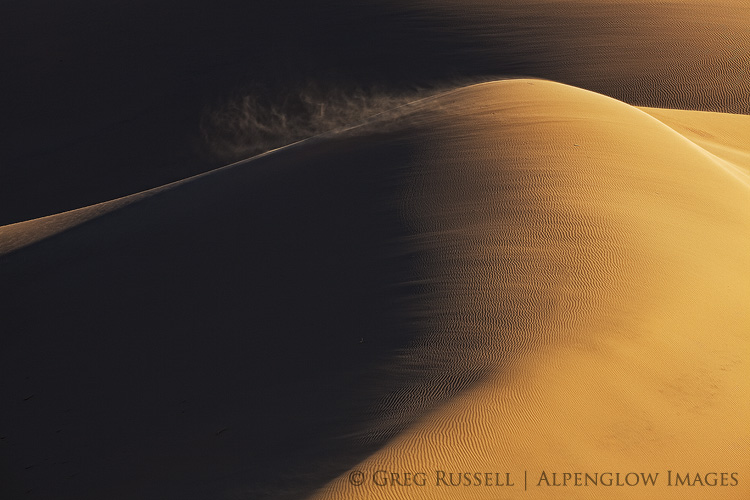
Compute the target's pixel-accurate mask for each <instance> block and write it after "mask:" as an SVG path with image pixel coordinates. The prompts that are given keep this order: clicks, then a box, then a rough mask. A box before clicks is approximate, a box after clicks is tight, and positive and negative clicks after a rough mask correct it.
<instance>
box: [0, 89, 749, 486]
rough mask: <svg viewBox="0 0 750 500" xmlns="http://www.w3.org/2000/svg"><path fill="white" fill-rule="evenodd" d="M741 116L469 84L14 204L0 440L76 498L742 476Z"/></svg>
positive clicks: (40, 476)
mask: <svg viewBox="0 0 750 500" xmlns="http://www.w3.org/2000/svg"><path fill="white" fill-rule="evenodd" d="M704 116H708V119H706V120H702V117H704ZM722 116H723V115H690V117H689V119H687V118H685V117H684V115H682V114H681V113H673V112H671V111H669V110H653V109H645V110H640V109H637V108H634V107H632V106H630V105H627V104H624V103H622V102H620V101H617V100H615V99H612V98H609V97H605V96H602V95H599V94H595V93H593V92H589V91H585V90H581V89H578V88H574V87H570V86H567V85H563V84H559V83H554V82H550V81H543V80H531V79H519V80H507V81H499V82H492V83H486V84H478V85H472V86H469V87H465V88H460V89H457V90H454V91H450V92H446V93H444V94H441V95H439V96H434V97H430V98H428V99H425V100H422V101H420V102H419V103H417V104H415V105H414V106H413V107H412V108H411V109H410V110H409V113H405V114H401V115H399V116H396V117H395V118H394V117H389V119H388V120H386V121H385V122H384V123H385V125H384V126H380V122H373V123H372V124H370V125H373V126H364V127H356V128H351V129H349V130H345V131H339V132H338V133H331V134H327V135H324V136H320V137H318V138H316V139H315V140H310V141H306V142H303V143H299V144H297V145H295V146H294V147H288V148H281V149H280V150H278V151H276V152H273V153H270V154H266V155H263V156H261V157H259V158H256V159H252V160H249V161H246V162H240V163H238V164H235V165H233V166H230V167H227V168H225V169H223V170H219V171H215V172H213V173H209V174H206V175H204V176H201V177H198V178H194V179H193V181H191V182H184V183H180V184H175V185H171V186H168V188H166V189H163V190H162V191H160V192H159V193H158V194H159V196H142V197H140V198H138V197H137V196H138V195H136V198H133V199H132V201H133V203H130V204H128V205H127V206H125V205H124V204H122V205H113V206H112V208H116V209H113V210H111V211H109V212H107V213H104V212H103V211H100V210H99V209H96V210H95V208H96V207H92V208H91V209H90V210H91V213H92V214H96V217H94V218H92V219H90V220H87V221H86V223H84V224H80V225H69V226H68V227H66V228H65V231H63V232H60V233H58V234H57V235H56V236H55V237H50V238H46V239H45V236H47V234H48V233H46V232H45V231H46V230H45V229H44V228H43V227H41V225H40V224H37V223H34V221H31V222H30V223H25V224H27V225H23V224H22V225H19V226H13V227H12V232H15V234H16V236H14V238H15V239H16V240H15V241H29V242H30V241H32V240H34V239H35V238H36V240H38V241H36V243H34V244H32V245H29V246H27V247H24V248H20V247H19V248H17V249H16V250H15V251H13V252H10V253H8V254H6V255H4V256H3V257H1V258H0V259H2V260H0V272H1V273H2V278H3V283H4V286H5V290H4V297H3V304H4V306H5V311H4V313H3V316H4V318H5V321H6V323H7V324H9V325H10V326H11V327H13V328H15V329H16V330H15V331H18V332H24V334H23V335H20V334H19V335H16V336H14V337H13V338H12V339H11V340H10V342H9V344H8V349H6V350H5V351H4V352H3V353H2V354H0V356H2V357H0V362H1V363H0V364H1V365H2V367H3V368H2V369H3V377H4V379H5V380H8V381H9V383H8V385H7V386H4V387H2V388H0V391H2V392H0V396H2V397H3V399H4V400H7V401H10V402H11V404H9V405H8V408H9V410H8V413H7V414H6V415H4V417H3V418H5V419H6V420H7V422H9V423H8V424H7V425H6V426H4V428H7V429H8V431H7V438H8V440H9V442H10V443H12V448H8V449H9V450H11V449H12V452H11V453H13V454H15V455H11V456H12V457H13V458H14V460H10V459H9V458H8V455H6V456H5V457H4V458H3V461H4V462H6V463H8V467H9V470H11V468H12V467H15V468H13V469H12V470H13V471H14V473H15V476H14V477H16V478H17V481H18V483H19V489H23V488H28V487H31V486H34V488H35V491H37V492H38V493H37V494H38V495H42V496H43V495H44V494H45V492H50V491H55V492H58V493H59V495H58V496H59V497H60V498H102V497H106V496H113V495H115V493H116V494H118V495H121V496H123V497H125V496H127V495H129V494H130V495H138V496H140V497H141V498H160V499H163V498H181V499H190V498H196V499H198V498H206V497H208V496H210V497H212V498H237V497H244V496H253V497H256V498H300V497H308V496H312V497H313V498H497V495H498V492H497V490H494V489H476V488H465V489H460V490H456V489H441V488H436V487H433V486H430V487H424V488H410V489H405V488H397V487H394V488H391V487H389V488H383V487H379V486H376V485H373V484H365V485H362V486H359V487H355V486H351V485H350V484H349V483H348V474H349V471H351V470H354V469H356V470H362V471H365V472H366V473H368V474H370V473H372V472H373V471H374V470H377V469H378V468H386V469H389V470H398V471H409V470H412V471H418V470H422V469H424V470H428V471H434V470H435V469H442V470H451V471H475V470H476V471H485V470H487V471H491V470H508V471H510V472H512V473H513V474H515V477H516V478H518V477H519V476H518V474H519V473H521V472H522V470H523V469H528V470H530V471H532V472H535V473H538V472H539V471H540V470H542V469H546V470H557V471H567V470H580V469H584V470H585V469H589V470H591V469H594V468H600V467H601V468H605V467H606V468H607V470H615V469H617V470H631V469H637V470H654V471H660V472H661V473H662V478H663V474H664V471H665V470H666V469H668V468H669V469H673V470H677V469H679V470H687V469H690V470H692V469H694V468H698V469H700V470H707V469H721V470H724V469H727V470H738V471H740V473H741V476H744V475H746V474H747V473H748V471H747V467H746V464H747V463H748V461H749V459H750V456H748V450H747V449H746V448H743V445H742V444H743V443H747V442H748V439H749V438H750V435H748V431H747V429H746V428H745V427H744V426H743V423H745V422H747V420H748V418H750V404H749V403H748V402H747V401H746V398H740V399H738V398H737V396H738V395H743V394H747V392H748V389H750V386H749V384H750V382H748V381H747V379H746V377H743V375H744V373H746V370H747V363H748V360H749V359H750V343H749V342H748V338H747V335H746V333H747V328H748V325H749V324H750V317H749V314H750V313H749V312H748V311H747V309H746V308H745V307H743V306H744V303H745V302H746V298H747V297H748V296H750V279H748V278H749V277H750V263H748V260H747V258H746V256H747V255H748V253H749V252H748V251H749V250H750V220H749V219H748V214H747V203H748V198H749V197H750V189H749V188H748V185H747V184H746V183H744V182H743V181H742V177H739V178H738V177H737V176H733V175H730V172H729V171H727V170H726V169H725V167H727V166H730V167H731V168H734V167H733V165H735V164H734V162H735V161H739V162H740V164H742V162H741V161H740V160H742V158H744V157H743V156H742V154H738V153H737V151H739V152H740V153H741V152H742V143H741V139H740V135H737V136H731V135H727V136H725V135H724V134H722V133H721V131H722V130H723V127H726V123H725V122H724V120H723V118H722ZM657 118H658V119H657ZM726 118H727V120H728V121H734V120H737V118H735V117H733V116H727V117H726ZM670 120H671V122H670ZM739 120H740V121H742V123H743V124H746V121H745V119H744V118H743V119H739ZM704 122H705V123H704ZM668 123H671V124H672V125H673V126H674V128H670V126H668V125H667V124H668ZM685 123H687V125H688V126H690V127H691V128H693V129H695V130H699V131H702V132H707V133H710V131H714V132H716V135H717V137H715V138H714V139H713V142H711V144H709V143H704V145H705V148H704V147H703V145H701V144H699V143H700V141H699V140H698V139H696V138H695V137H694V136H688V135H685V134H687V133H685V134H683V133H682V132H680V131H679V130H680V129H679V127H678V125H679V124H683V125H680V126H683V128H684V124H685ZM697 135H698V136H700V134H697ZM704 135H705V134H704ZM725 147H729V148H731V149H726V148H725ZM722 148H725V149H722ZM727 151H729V153H727ZM738 158H739V160H738ZM737 168H741V167H737ZM113 203H114V202H113ZM54 217H60V218H61V222H60V226H59V227H61V228H62V227H63V225H64V224H65V219H66V218H68V219H69V220H70V219H73V216H71V215H70V214H68V215H66V214H61V215H59V216H54ZM54 217H53V219H54ZM78 220H80V221H82V220H83V218H80V219H78ZM73 224H77V221H74V222H73ZM8 227H9V226H6V227H5V228H0V237H2V236H3V230H4V229H5V230H7V228H8ZM6 234H7V233H6ZM49 234H51V233H49ZM134 311H136V312H137V314H135V313H134ZM58 331H63V332H69V333H68V334H67V336H66V337H64V338H59V337H57V336H56V332H58ZM103 332H107V333H108V334H109V335H108V336H107V339H104V338H102V337H101V335H102V333H103ZM321 332H324V333H325V334H323V333H321ZM132 366H137V367H138V369H137V370H132ZM94 373H96V374H97V377H96V378H93V379H92V378H91V375H92V374H94ZM124 373H127V375H123V374H124ZM131 377H132V379H131ZM134 385H136V386H137V387H138V388H139V390H138V391H135V392H132V387H133V386H134ZM129 388H131V389H129ZM28 394H33V395H34V397H33V399H29V400H26V399H24V398H26V397H28ZM280 394H281V395H283V396H282V397H280V396H279V395H280ZM91 401H95V402H96V404H95V405H94V403H91ZM32 405H34V406H32ZM92 405H93V406H92ZM181 405H182V406H181ZM66 408H67V409H68V410H70V411H71V412H72V415H74V416H75V418H73V417H70V416H68V413H66V412H67V411H68V410H66ZM178 408H188V409H189V410H191V412H188V413H187V416H186V417H179V419H178V418H177V416H176V415H177V414H178V413H179V412H178V411H177V409H178ZM29 415H33V416H35V418H33V419H31V418H29ZM40 415H41V416H40ZM122 415H126V416H127V418H128V421H129V422H132V426H131V427H130V428H129V429H119V428H116V423H117V422H119V421H121V418H122ZM299 415H304V416H305V418H304V419H300V418H299ZM582 422H585V423H586V427H585V428H584V427H582V425H581V423H582ZM58 426H59V427H61V428H63V429H65V432H64V433H61V434H59V435H58V434H55V429H56V428H58ZM87 426H88V428H87ZM92 432H93V433H95V434H96V435H97V436H102V437H103V439H104V440H105V442H106V445H100V444H98V443H95V442H93V441H91V440H90V439H87V438H86V436H87V435H89V434H90V433H92ZM39 440H42V441H44V442H43V443H40V441H39ZM50 443H51V444H50ZM71 443H78V444H76V445H75V446H72V445H71ZM80 443H85V444H80ZM71 450H75V451H71ZM154 450H157V451H156V456H158V457H159V459H158V460H157V459H154V458H153V457H154V456H155V455H154V453H155V452H154ZM71 454H73V455H74V456H70V455H71ZM149 457H150V458H149ZM165 461H166V462H168V463H170V470H169V471H168V472H167V473H165V474H162V475H160V476H159V477H160V479H159V480H158V481H156V482H154V480H153V478H154V475H155V474H157V475H159V474H161V473H159V471H161V470H162V466H161V464H162V463H163V462H165ZM53 462H54V463H53ZM63 462H64V463H65V464H68V465H64V466H60V465H57V464H58V463H63ZM24 463H29V464H36V466H35V467H32V468H29V469H25V470H16V469H19V468H20V467H23V465H20V464H24ZM70 464H72V465H70ZM79 470H83V471H85V473H83V474H81V475H80V476H72V477H67V474H69V473H74V472H76V471H79ZM248 471H261V472H260V473H258V474H257V475H254V476H253V477H252V478H248V474H249V473H248ZM186 477H190V478H191V480H190V481H185V478H186ZM84 485H85V489H84ZM84 492H85V493H84ZM693 492H694V491H693V490H691V493H693ZM505 493H506V494H508V495H516V494H519V495H520V494H521V492H520V491H518V490H513V491H505ZM566 493H567V492H566ZM747 493H748V485H747V484H746V483H745V482H741V483H740V485H739V486H737V487H733V488H725V489H721V490H711V492H710V493H707V494H706V497H708V495H709V494H710V497H711V498H742V497H743V495H745V496H746V495H747ZM522 494H523V495H524V496H529V497H530V498H559V495H560V492H559V490H553V489H545V488H536V489H533V490H530V491H528V492H523V493H522ZM572 494H573V495H575V496H577V497H579V498H600V497H601V495H602V491H601V490H598V489H587V490H585V491H584V490H575V491H573V492H572ZM606 494H607V496H608V497H609V498H632V494H633V490H622V489H621V490H614V489H613V490H607V491H606ZM700 494H702V492H700V493H699V495H700ZM649 495H651V496H649ZM684 495H685V492H684V491H683V490H680V489H670V488H666V487H663V486H659V487H654V488H653V489H648V490H642V491H641V490H638V497H639V498H651V497H652V498H683V497H684Z"/></svg>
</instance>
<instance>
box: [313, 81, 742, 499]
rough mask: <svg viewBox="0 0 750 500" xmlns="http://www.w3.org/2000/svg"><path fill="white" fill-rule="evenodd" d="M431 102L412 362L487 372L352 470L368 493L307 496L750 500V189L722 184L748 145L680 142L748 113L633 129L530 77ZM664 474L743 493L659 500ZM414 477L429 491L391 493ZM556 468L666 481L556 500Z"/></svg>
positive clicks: (591, 99) (409, 209) (618, 111)
mask: <svg viewBox="0 0 750 500" xmlns="http://www.w3.org/2000/svg"><path fill="white" fill-rule="evenodd" d="M434 106H435V108H437V109H439V111H436V113H437V114H438V115H439V116H441V118H436V119H435V122H434V125H433V126H431V127H430V134H429V136H428V137H429V140H425V141H420V143H421V144H423V149H422V150H421V152H420V153H419V154H418V155H417V156H418V158H419V161H415V162H414V164H413V165H411V168H412V169H413V172H412V175H413V181H412V184H411V186H410V191H409V193H410V194H409V195H408V197H407V198H406V200H405V203H406V207H405V209H404V212H405V214H407V215H408V216H409V217H410V220H411V222H412V224H413V226H414V228H415V234H414V239H415V240H416V241H419V242H420V243H419V244H420V245H421V247H420V248H422V249H427V250H426V254H427V255H429V258H428V259H426V264H425V267H424V269H423V270H422V273H423V279H425V280H428V281H429V282H430V283H431V284H432V289H433V290H435V291H434V292H433V293H432V294H431V296H429V297H426V298H425V300H426V301H428V302H429V310H430V312H431V318H430V319H427V320H425V321H426V322H427V323H428V324H427V325H425V326H426V329H427V330H428V331H430V332H431V334H430V335H428V337H427V340H426V341H425V342H424V345H422V346H420V347H419V348H417V349H415V350H414V351H413V352H412V355H413V356H427V357H432V356H439V354H438V353H443V355H444V356H446V357H447V358H449V359H446V360H445V361H444V363H445V364H446V365H450V364H451V363H454V362H455V363H461V364H465V363H468V364H475V365H478V366H481V368H482V370H483V372H484V375H483V376H482V377H480V378H479V381H478V382H477V383H476V384H475V385H474V386H473V387H472V388H471V389H470V390H467V391H464V392H463V393H462V394H460V395H459V396H457V397H455V398H453V399H451V400H450V401H449V402H448V403H446V404H444V405H442V406H441V407H439V408H438V409H436V410H435V411H432V412H429V413H428V414H426V415H424V416H423V418H421V419H420V420H419V421H418V422H417V423H416V424H414V425H412V426H411V427H410V428H409V429H408V430H407V431H406V432H403V433H402V434H400V435H399V436H398V437H396V438H395V439H393V440H392V441H391V442H389V443H388V444H387V445H386V446H385V447H383V448H382V449H381V450H380V451H378V452H377V453H375V454H373V455H372V456H370V457H369V458H367V459H366V460H364V461H362V462H361V463H359V464H356V465H354V466H352V468H351V471H361V472H363V474H364V476H363V480H364V484H362V485H361V486H352V485H351V484H350V476H349V474H350V472H347V473H346V474H344V475H342V476H341V477H340V478H339V479H337V480H335V481H333V482H332V483H330V484H329V485H328V486H327V487H326V488H324V489H323V491H321V493H320V494H319V495H318V496H317V497H316V498H349V499H356V498H384V499H385V498H403V499H406V498H409V499H412V498H414V499H416V498H430V499H435V498H446V499H448V498H472V499H480V498H488V499H489V498H492V499H496V498H527V497H528V498H687V497H690V498H733V499H738V498H743V497H745V496H747V495H748V494H749V493H750V489H749V486H748V483H747V481H745V477H746V476H747V474H748V469H747V464H748V463H750V451H749V450H748V448H747V445H746V444H747V443H748V442H750V430H748V429H749V428H748V426H747V422H748V421H750V403H749V402H748V399H747V398H746V397H744V395H746V394H748V391H749V390H750V378H748V377H747V366H748V364H747V363H748V359H750V358H749V356H750V338H748V336H747V333H748V325H750V317H749V315H750V312H748V309H747V307H746V302H747V298H748V297H750V262H748V259H747V255H748V254H750V252H749V250H750V219H749V218H748V207H749V206H750V205H749V202H750V186H748V184H747V183H746V181H743V179H742V178H738V176H737V175H736V173H735V172H732V171H731V167H734V164H733V163H732V162H733V161H736V160H737V158H743V156H742V155H743V154H745V155H746V154H747V152H748V148H747V144H745V146H746V147H745V150H744V151H737V149H738V147H741V146H742V144H741V142H740V141H741V134H737V135H732V134H728V135H725V136H722V135H720V136H719V138H716V139H715V141H714V142H712V146H708V145H706V148H705V149H704V147H703V146H702V145H700V144H702V143H701V141H697V142H694V141H693V140H690V139H688V137H689V136H686V135H682V134H681V133H678V132H677V131H676V130H680V128H679V127H678V126H677V124H678V123H679V124H680V126H681V127H683V128H684V127H687V126H690V127H691V128H692V129H693V130H695V131H709V130H710V131H714V132H717V133H719V132H720V131H721V130H724V129H723V127H729V126H730V125H728V124H730V123H734V122H738V123H741V124H742V125H743V126H744V127H747V125H748V117H736V116H725V115H716V114H695V113H690V114H688V113H676V112H672V111H662V110H647V111H648V113H649V114H646V113H644V112H643V111H641V110H638V109H636V108H633V107H630V106H628V105H625V104H623V103H621V102H618V101H615V100H613V99H609V98H606V97H603V96H601V95H597V94H594V93H591V92H586V91H582V90H579V89H575V88H571V87H567V86H563V85H560V84H556V83H551V82H543V81H532V80H516V81H506V82H499V83H492V84H485V85H479V86H473V87H469V88H465V89H461V90H458V91H456V92H453V93H451V94H449V95H447V96H443V97H441V98H440V99H438V100H437V101H436V102H435V103H434ZM427 112H428V113H429V112H431V111H427ZM650 115H651V116H650ZM654 117H657V118H663V121H659V120H657V119H655V118H654ZM665 123H667V124H671V125H672V126H673V127H675V128H674V129H673V128H670V126H667V124H665ZM696 133H698V132H696ZM698 135H700V134H699V133H698ZM706 135H707V134H706ZM690 137H691V138H693V139H694V137H692V136H690ZM727 145H731V146H732V149H731V150H729V154H727V155H726V156H724V157H723V158H722V157H721V156H723V155H722V153H724V152H726V151H727V150H726V149H722V148H723V147H724V146H727ZM720 146H721V147H720ZM709 151H710V152H709ZM433 376H434V377H437V378H439V377H441V372H440V371H439V370H436V371H435V373H434V374H433ZM446 383H449V381H446ZM379 471H380V472H379ZM383 471H386V472H383ZM524 471H526V472H527V481H528V484H527V486H528V490H527V491H523V482H524ZM668 471H672V474H675V473H680V474H683V475H684V474H685V473H687V472H689V473H691V481H694V480H695V474H696V473H699V474H701V475H702V476H705V474H706V473H711V472H715V473H722V472H726V473H735V478H736V477H738V475H739V477H740V481H739V482H738V483H737V482H736V481H733V480H732V479H731V476H729V475H727V476H725V482H731V483H732V484H735V486H723V487H722V486H716V487H710V486H704V487H701V486H695V487H690V488H688V487H684V486H683V487H675V486H671V487H670V486H668V484H667V483H668V479H669V478H668V474H669V472H668ZM394 472H395V473H397V474H400V476H398V477H397V476H393V477H392V476H390V474H391V473H394ZM420 472H421V473H423V475H422V476H418V477H417V479H416V480H417V481H419V478H420V477H421V478H422V479H423V480H424V481H425V482H426V484H425V485H424V486H420V485H417V484H412V485H411V486H403V485H399V484H398V482H399V481H400V482H402V484H403V483H404V482H406V481H411V482H412V483H413V482H414V481H415V479H414V476H412V478H411V479H409V476H408V474H412V475H413V474H418V473H420ZM447 472H453V473H461V472H469V473H472V474H473V473H477V472H478V473H484V472H492V473H495V472H502V473H503V474H504V473H505V472H508V473H510V474H511V478H512V479H513V480H514V484H515V486H514V487H486V486H475V485H471V486H467V485H462V486H457V487H450V486H446V483H445V482H442V483H441V481H440V478H441V477H442V478H443V479H444V478H445V477H446V476H445V473H447ZM542 472H545V473H546V474H547V475H548V476H546V478H545V479H544V480H542V476H541V474H542ZM552 472H556V473H558V475H559V476H561V477H562V475H563V474H564V473H566V472H570V473H575V472H581V473H586V472H589V473H595V472H598V473H606V472H611V473H616V472H620V473H622V475H623V477H624V476H625V475H626V474H627V473H629V472H637V473H641V472H643V473H657V472H658V474H659V475H658V477H656V485H655V486H643V482H642V481H641V482H640V484H639V485H637V486H619V487H618V486H612V487H606V486H601V485H600V486H597V487H591V486H590V487H576V486H575V485H574V484H573V483H574V482H575V481H574V480H572V482H571V481H568V486H565V487H561V486H560V487H555V486H551V484H552V483H553V479H552V475H551V473H552ZM471 477H472V479H471V481H473V480H474V476H471ZM483 477H484V476H482V478H483ZM493 477H494V476H493ZM710 477H720V476H710ZM547 479H548V481H547ZM702 480H703V479H702ZM394 481H395V484H394ZM483 481H484V479H480V480H479V482H480V483H482V482H483ZM492 481H495V482H497V479H492ZM630 481H631V482H633V481H635V480H634V479H633V476H631V477H630ZM672 482H673V483H674V478H672ZM719 482H720V481H719ZM548 483H549V484H550V486H548V485H547V484H548Z"/></svg>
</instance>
